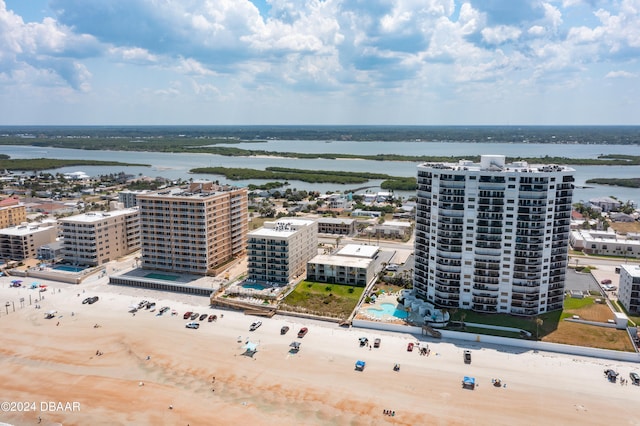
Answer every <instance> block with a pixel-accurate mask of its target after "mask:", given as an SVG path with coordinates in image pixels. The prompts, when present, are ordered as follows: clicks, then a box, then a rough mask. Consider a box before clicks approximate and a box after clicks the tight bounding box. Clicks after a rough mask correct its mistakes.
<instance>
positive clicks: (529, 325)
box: [451, 299, 582, 336]
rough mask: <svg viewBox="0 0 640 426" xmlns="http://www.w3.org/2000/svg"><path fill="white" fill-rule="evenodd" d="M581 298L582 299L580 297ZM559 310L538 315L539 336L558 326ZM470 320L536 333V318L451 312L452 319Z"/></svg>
mask: <svg viewBox="0 0 640 426" xmlns="http://www.w3.org/2000/svg"><path fill="white" fill-rule="evenodd" d="M581 300H582V299H581ZM561 313H562V312H561V311H556V312H548V313H546V314H542V315H539V318H540V319H541V320H542V325H540V326H539V327H540V328H539V333H540V336H544V335H545V334H548V333H551V332H552V331H554V330H555V329H556V328H557V327H558V321H560V315H561ZM463 317H464V322H472V323H478V324H489V325H499V326H502V327H512V328H519V329H522V330H527V331H528V332H530V333H531V334H532V335H534V336H535V335H536V320H535V317H534V318H524V317H516V316H512V315H507V314H482V313H478V312H473V311H471V310H468V311H467V310H457V311H456V312H452V313H451V320H452V321H462V320H463ZM485 334H487V333H485Z"/></svg>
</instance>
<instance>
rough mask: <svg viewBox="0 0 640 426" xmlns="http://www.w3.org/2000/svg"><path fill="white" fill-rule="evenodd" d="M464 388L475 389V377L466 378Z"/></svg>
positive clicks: (464, 378) (463, 380) (463, 381)
mask: <svg viewBox="0 0 640 426" xmlns="http://www.w3.org/2000/svg"><path fill="white" fill-rule="evenodd" d="M462 387H463V388H467V389H475V387H476V379H475V378H474V377H469V376H464V377H463V379H462Z"/></svg>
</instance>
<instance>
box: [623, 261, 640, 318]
mask: <svg viewBox="0 0 640 426" xmlns="http://www.w3.org/2000/svg"><path fill="white" fill-rule="evenodd" d="M618 301H619V302H620V303H621V304H622V306H624V307H625V309H626V310H627V312H629V313H630V314H632V315H640V266H638V265H630V264H624V265H620V282H619V284H618Z"/></svg>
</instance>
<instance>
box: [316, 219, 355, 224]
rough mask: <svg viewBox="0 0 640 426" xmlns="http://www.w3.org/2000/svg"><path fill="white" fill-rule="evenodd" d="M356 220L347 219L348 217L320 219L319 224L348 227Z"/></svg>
mask: <svg viewBox="0 0 640 426" xmlns="http://www.w3.org/2000/svg"><path fill="white" fill-rule="evenodd" d="M355 221H356V220H355V219H351V218H346V217H320V218H318V223H320V222H322V223H332V224H335V225H341V224H342V225H347V224H352V223H353V222H355Z"/></svg>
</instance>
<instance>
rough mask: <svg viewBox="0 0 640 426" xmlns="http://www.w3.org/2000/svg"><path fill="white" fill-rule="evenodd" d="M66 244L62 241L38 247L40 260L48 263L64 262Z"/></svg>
mask: <svg viewBox="0 0 640 426" xmlns="http://www.w3.org/2000/svg"><path fill="white" fill-rule="evenodd" d="M63 249H64V244H63V243H62V240H58V241H54V242H52V243H49V244H45V245H43V246H40V247H38V259H40V260H44V261H47V262H58V261H60V260H62V250H63Z"/></svg>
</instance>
